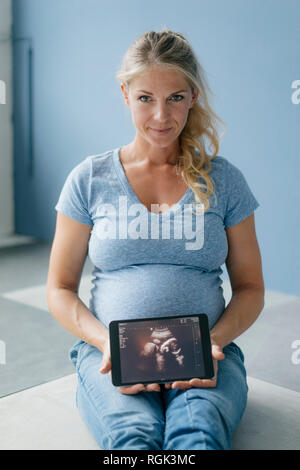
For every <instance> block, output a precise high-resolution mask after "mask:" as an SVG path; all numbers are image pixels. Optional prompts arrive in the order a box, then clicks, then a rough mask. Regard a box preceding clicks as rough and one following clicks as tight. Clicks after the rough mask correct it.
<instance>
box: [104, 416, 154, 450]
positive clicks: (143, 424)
mask: <svg viewBox="0 0 300 470" xmlns="http://www.w3.org/2000/svg"><path fill="white" fill-rule="evenodd" d="M138 418H140V419H138ZM162 443H163V429H162V426H161V424H160V423H159V422H153V421H151V420H149V419H148V420H147V418H146V417H145V416H141V417H139V416H138V415H136V414H135V415H134V416H133V415H132V414H128V415H127V414H126V413H122V416H120V417H119V419H116V417H114V421H113V422H112V424H111V426H110V429H109V432H107V433H106V432H105V431H104V436H103V445H104V448H105V449H110V450H120V449H124V450H125V449H126V450H129V449H133V450H142V449H143V450H156V449H157V450H159V449H162Z"/></svg>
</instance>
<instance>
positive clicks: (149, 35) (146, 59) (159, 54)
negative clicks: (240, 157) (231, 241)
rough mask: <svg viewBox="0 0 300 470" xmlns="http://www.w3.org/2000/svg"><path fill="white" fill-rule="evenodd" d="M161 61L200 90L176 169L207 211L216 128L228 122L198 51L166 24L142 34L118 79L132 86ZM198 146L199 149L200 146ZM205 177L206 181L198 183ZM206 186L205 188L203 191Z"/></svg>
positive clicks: (190, 111)
mask: <svg viewBox="0 0 300 470" xmlns="http://www.w3.org/2000/svg"><path fill="white" fill-rule="evenodd" d="M152 65H159V66H164V67H168V68H170V69H173V70H176V71H178V72H181V73H182V74H183V75H184V76H185V78H186V80H187V82H188V83H189V84H190V86H191V88H192V91H194V89H195V88H197V89H198V90H199V95H198V98H197V100H196V101H195V103H194V105H193V107H192V108H191V109H190V110H189V115H188V119H187V122H186V125H185V127H184V129H183V130H182V132H181V134H180V136H179V139H180V140H179V144H180V150H181V155H180V156H179V159H178V163H177V172H178V173H179V174H181V176H182V178H183V180H184V181H185V183H186V184H187V185H188V186H189V187H190V188H191V190H192V191H193V193H194V197H195V200H196V201H198V203H200V204H203V206H202V209H203V208H204V212H205V211H206V210H207V209H208V208H209V207H210V202H209V198H210V197H211V196H212V195H213V194H214V190H215V188H214V183H213V180H212V178H211V177H210V175H209V173H210V171H211V160H213V158H215V157H216V156H217V154H218V151H219V141H220V136H219V134H218V132H217V124H218V121H219V122H220V123H222V124H223V125H224V128H226V125H225V123H224V122H223V121H222V119H220V118H219V117H218V116H217V115H216V114H215V113H214V111H213V110H212V108H211V106H210V104H209V99H208V94H209V93H210V94H212V92H211V89H210V87H209V85H208V83H207V80H206V77H205V72H204V70H203V68H202V66H201V65H200V63H199V62H198V60H197V58H196V55H195V53H194V51H193V49H192V47H191V45H190V44H189V42H188V41H187V39H186V38H185V37H184V36H183V35H182V34H180V33H176V32H173V31H171V30H170V29H168V28H166V27H164V28H163V29H162V31H161V32H156V31H148V32H146V33H144V34H142V35H141V36H139V37H138V38H137V39H135V41H134V42H133V43H132V45H131V46H130V47H129V49H128V50H127V52H126V54H125V56H124V58H123V62H122V66H121V69H120V70H119V72H118V73H117V75H116V78H117V80H119V81H121V82H122V83H124V84H125V86H126V87H128V86H129V84H130V81H131V80H133V79H134V78H135V77H137V76H138V75H139V74H140V73H142V72H144V71H146V70H147V68H148V67H149V66H152ZM205 138H207V139H208V141H209V142H210V145H209V147H210V149H211V150H212V154H211V155H209V154H208V152H207V150H206V145H205ZM196 149H198V152H197V150H196ZM199 177H200V178H202V180H203V181H204V184H203V183H202V184H201V183H199V182H198V181H197V180H198V178H199ZM204 189H205V192H204V191H202V190H204Z"/></svg>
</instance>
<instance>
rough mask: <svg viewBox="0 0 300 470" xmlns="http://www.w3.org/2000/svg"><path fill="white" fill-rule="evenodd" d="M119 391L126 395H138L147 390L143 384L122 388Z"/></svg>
mask: <svg viewBox="0 0 300 470" xmlns="http://www.w3.org/2000/svg"><path fill="white" fill-rule="evenodd" d="M119 390H120V392H121V393H123V394H124V395H136V394H137V393H139V392H142V391H143V390H145V386H144V385H143V384H136V385H130V387H120V388H119Z"/></svg>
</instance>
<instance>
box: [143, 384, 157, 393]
mask: <svg viewBox="0 0 300 470" xmlns="http://www.w3.org/2000/svg"><path fill="white" fill-rule="evenodd" d="M146 391H147V392H160V386H159V384H148V385H146Z"/></svg>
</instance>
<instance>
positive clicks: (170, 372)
mask: <svg viewBox="0 0 300 470" xmlns="http://www.w3.org/2000/svg"><path fill="white" fill-rule="evenodd" d="M119 341H120V361H121V377H122V382H124V383H127V382H135V383H142V382H143V380H144V381H148V380H150V381H153V382H154V381H155V380H166V381H167V380H168V379H176V378H178V379H179V378H183V377H201V376H204V374H205V371H204V363H203V355H202V345H201V334H200V328H199V320H198V318H197V317H184V318H182V317H178V318H177V317H176V318H170V319H164V320H161V319H157V320H151V321H149V320H145V321H138V322H127V323H126V322H124V323H120V324H119Z"/></svg>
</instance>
